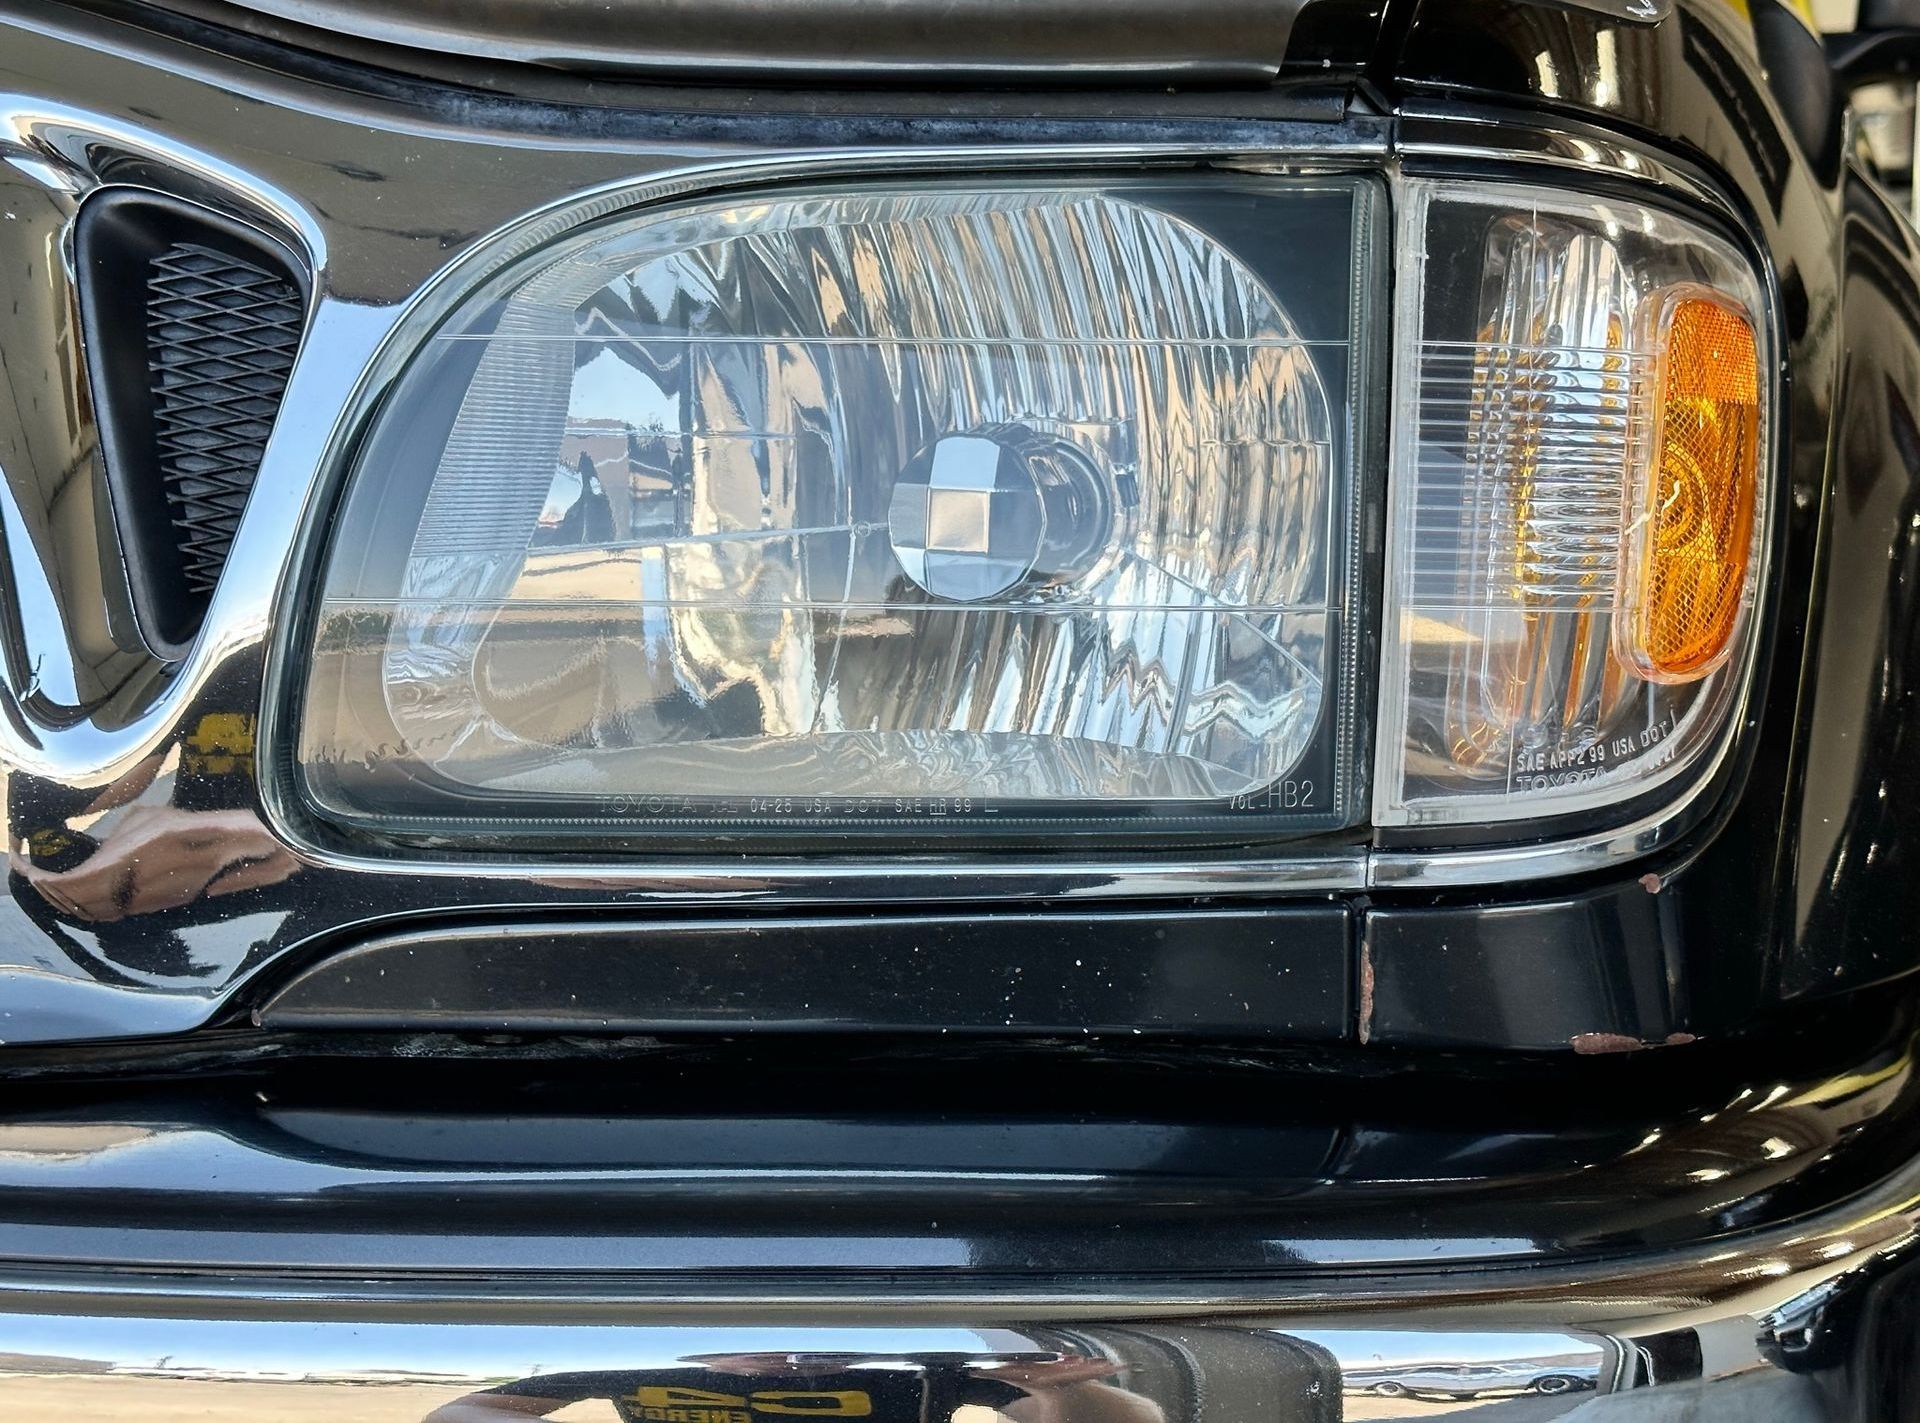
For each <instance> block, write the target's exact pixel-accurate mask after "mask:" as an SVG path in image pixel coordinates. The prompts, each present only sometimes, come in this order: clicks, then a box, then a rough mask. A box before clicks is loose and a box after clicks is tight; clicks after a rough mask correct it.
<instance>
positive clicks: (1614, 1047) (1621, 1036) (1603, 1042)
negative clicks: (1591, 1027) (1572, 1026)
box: [1567, 1033, 1646, 1056]
mask: <svg viewBox="0 0 1920 1423" xmlns="http://www.w3.org/2000/svg"><path fill="white" fill-rule="evenodd" d="M1567 1041H1568V1042H1570V1043H1571V1044H1572V1045H1573V1050H1574V1051H1575V1052H1577V1053H1579V1054H1581V1055H1582V1056H1591V1055H1592V1054H1595V1053H1603V1052H1639V1051H1640V1050H1641V1049H1642V1048H1644V1047H1645V1046H1646V1044H1645V1043H1643V1042H1641V1041H1640V1039H1638V1038H1630V1037H1628V1036H1627V1035H1626V1034H1625V1033H1575V1034H1574V1035H1573V1036H1572V1037H1571V1038H1569V1039H1568V1040H1567Z"/></svg>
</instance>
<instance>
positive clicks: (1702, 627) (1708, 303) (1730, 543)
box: [1615, 295, 1760, 682]
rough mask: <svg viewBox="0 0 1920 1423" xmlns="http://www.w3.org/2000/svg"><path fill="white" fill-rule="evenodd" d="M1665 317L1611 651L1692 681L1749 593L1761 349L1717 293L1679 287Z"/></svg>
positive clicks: (1719, 647)
mask: <svg viewBox="0 0 1920 1423" xmlns="http://www.w3.org/2000/svg"><path fill="white" fill-rule="evenodd" d="M1662 325H1663V327H1664V330H1663V332H1662V340H1661V342H1660V366H1659V372H1660V373H1659V378H1658V380H1657V381H1656V383H1655V388H1654V402H1653V408H1652V415H1653V419H1654V423H1655V428H1654V446H1653V451H1652V454H1653V458H1652V460H1651V461H1650V462H1649V470H1648V476H1647V478H1646V481H1645V483H1644V485H1643V486H1642V488H1641V490H1640V491H1639V497H1638V499H1637V500H1636V504H1637V507H1636V508H1634V509H1633V510H1632V511H1631V516H1632V523H1631V525H1630V528H1631V536H1630V537H1629V539H1628V541H1627V548H1628V560H1629V562H1628V567H1627V569H1626V576H1625V577H1624V578H1622V579H1621V584H1620V587H1621V592H1622V594H1623V595H1624V600H1625V601H1626V603H1627V606H1626V607H1625V608H1624V609H1623V610H1622V611H1623V613H1624V614H1625V615H1624V616H1623V617H1621V618H1619V619H1617V621H1616V624H1615V626H1616V628H1617V629H1618V631H1619V634H1620V636H1619V638H1618V641H1617V644H1616V652H1617V653H1618V654H1619V657H1620V660H1621V661H1622V662H1624V663H1626V665H1627V666H1629V667H1630V668H1632V669H1633V670H1634V671H1635V672H1637V673H1638V674H1639V675H1640V676H1642V677H1644V678H1646V679H1647V680H1648V681H1652V682H1690V681H1693V680H1694V679H1696V678H1699V677H1704V676H1706V675H1707V673H1709V672H1711V671H1713V670H1714V668H1716V667H1718V666H1719V665H1720V663H1721V662H1722V661H1724V660H1725V658H1726V656H1727V652H1728V650H1729V649H1730V648H1731V647H1732V645H1733V635H1734V631H1735V629H1736V627H1737V626H1738V625H1739V621H1740V614H1741V611H1742V609H1743V608H1744V607H1745V606H1746V604H1747V601H1748V598H1749V596H1750V593H1751V588H1750V579H1749V573H1750V570H1751V567H1752V563H1753V535H1754V506H1755V500H1756V497H1757V494H1758V488H1757V481H1758V478H1759V466H1760V356H1759V345H1758V342H1757V341H1756V340H1755V339H1754V332H1753V326H1752V324H1751V323H1750V322H1749V321H1748V320H1747V318H1746V317H1745V316H1744V315H1742V314H1741V312H1740V311H1738V310H1737V309H1735V308H1734V307H1732V306H1729V305H1728V304H1727V303H1726V302H1725V301H1724V300H1721V299H1719V298H1718V297H1713V296H1692V295H1689V296H1683V297H1681V298H1680V299H1678V300H1676V301H1673V302H1671V303H1670V304H1669V305H1668V306H1667V309H1666V314H1665V320H1664V322H1663V323H1662Z"/></svg>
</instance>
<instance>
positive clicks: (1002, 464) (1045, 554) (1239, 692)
mask: <svg viewBox="0 0 1920 1423" xmlns="http://www.w3.org/2000/svg"><path fill="white" fill-rule="evenodd" d="M1378 206H1379V205H1378V203H1377V197H1376V190H1375V185H1374V184H1373V183H1372V182H1371V181H1370V180H1365V179H1357V178H1356V179H1253V178H1234V177H1225V176H1214V177H1209V176H1204V175H1197V174H1193V175H1177V176H1166V177H1161V178H1157V179H1156V178H1149V177H1140V178H1133V179H1126V180H1112V181H1106V182H1093V181H1087V182H1072V181H1057V180H1055V181H1048V182H1046V183H1044V184H1042V185H1037V186H1036V185H1030V184H1020V183H1015V182H1011V181H1006V182H1000V181H975V182H972V183H968V184H962V185H938V184H936V185H922V186H919V187H917V188H914V189H911V190H896V189H887V188H855V187H848V188H844V189H839V190H828V191H815V192H811V193H809V192H793V193H770V194H761V195H756V196H751V197H740V198H731V199H726V200H717V201H709V202H706V203H703V204H700V205H696V206H681V207H677V208H662V209H647V210H641V211H639V212H637V213H634V214H630V215H627V216H624V217H621V218H618V219H614V220H611V221H606V222H601V223H599V224H597V225H594V226H592V227H590V228H587V229H585V230H582V231H580V232H577V233H575V234H574V235H572V236H571V237H568V238H564V239H562V240H560V241H559V242H557V243H555V244H553V245H550V246H548V247H546V248H543V249H541V250H540V251H537V252H535V253H533V254H532V255H530V256H528V257H525V258H522V259H520V260H518V261H517V262H515V263H513V264H512V265H510V266H508V267H507V268H506V269H505V270H504V271H502V272H501V273H500V274H498V275H497V276H495V277H494V278H492V279H491V280H490V281H488V282H487V283H486V284H485V285H484V286H482V287H481V288H480V289H478V290H476V291H474V292H473V293H471V294H469V296H468V297H467V298H466V299H465V300H464V301H463V302H462V304H461V305H460V306H459V307H458V308H457V309H456V310H455V311H454V313H453V314H452V315H451V317H450V318H449V319H448V320H447V321H446V322H445V323H444V324H443V326H442V327H441V328H440V330H439V331H438V333H437V334H436V335H435V336H434V337H433V338H432V339H431V340H430V341H429V342H427V343H426V346H425V347H424V348H423V350H422V351H421V352H420V353H419V354H418V355H417V356H416V357H415V358H414V360H413V361H412V363H411V365H410V366H409V367H408V369H407V370H406V371H405V372H404V373H403V375H402V377H401V378H400V380H399V381H398V382H397V383H396V386H395V388H394V389H393V390H392V391H391V392H390V393H389V396H388V398H387V399H386V401H385V404H384V406H383V413H381V414H379V415H377V416H376V417H375V420H374V424H373V427H372V429H371V431H370V433H369V435H368V437H367V438H366V439H365V440H364V441H363V443H362V445H361V448H360V451H359V453H358V455H357V457H356V460H355V464H354V467H353V469H352V470H351V472H350V477H349V480H348V485H347V492H346V495H345V503H344V507H343V509H342V511H341V513H340V516H339V518H338V520H337V521H336V524H335V526H334V529H333V531H332V538H331V542H330V545H329V549H328V554H327V565H326V571H325V575H324V581H323V589H322V598H321V602H320V607H319V612H318V616H317V622H316V625H315V627H314V630H313V639H314V655H313V658H312V661H311V664H310V670H309V671H308V674H307V681H306V686H305V689H304V693H303V695H302V699H301V710H300V733H299V740H298V744H297V749H296V760H297V770H298V774H299V777H300V779H301V782H302V784H303V786H304V789H305V792H306V795H307V797H308V800H309V802H310V804H311V805H313V806H314V807H315V808H316V809H317V810H318V812H319V813H320V814H322V815H323V816H325V817H327V818H329V819H332V820H335V821H337V822H340V823H344V824H347V825H349V826H355V827H366V828H371V829H374V830H388V831H394V832H397V833H402V834H405V833H415V834H420V835H427V836H433V837H436V838H437V839H438V840H440V841H442V842H446V843H458V842H460V841H461V840H462V838H463V837H465V838H468V839H469V840H473V839H479V840H487V839H489V837H495V838H497V837H499V836H501V835H511V836H514V837H521V836H526V835H537V834H540V833H543V832H553V833H559V834H565V835H572V836H574V837H576V838H582V837H584V838H586V839H589V840H591V839H594V838H596V837H602V836H607V835H615V836H631V835H634V834H644V833H646V832H649V831H657V832H661V833H664V834H669V835H678V836H680V837H681V838H685V836H686V835H687V834H688V833H689V832H699V833H705V834H708V835H711V834H714V833H719V834H725V835H735V834H748V835H757V834H763V833H770V832H772V833H777V832H781V831H790V830H795V829H816V830H818V831H820V832H822V833H827V834H840V833H844V832H847V831H850V830H852V831H858V830H862V829H877V830H882V831H886V832H888V833H896V832H898V831H901V830H902V829H905V830H908V831H919V832H923V833H926V832H937V833H939V834H943V835H944V834H947V833H950V832H953V831H959V832H961V833H965V834H972V835H988V834H992V833H994V832H999V831H1012V832H1020V831H1026V832H1028V833H1042V834H1044V833H1046V831H1047V829H1048V827H1052V826H1064V825H1072V826H1080V827H1092V828H1105V829H1109V830H1120V831H1124V830H1127V829H1152V830H1158V831H1162V832H1165V831H1169V830H1172V831H1178V830H1180V829H1184V828H1193V829H1200V830H1205V829H1208V828H1209V827H1213V828H1218V827H1220V826H1224V825H1232V826H1235V827H1237V828H1239V829H1241V830H1245V829H1247V828H1249V822H1255V823H1256V824H1257V826H1258V827H1261V828H1262V833H1273V832H1275V831H1278V832H1280V833H1296V832H1299V833H1304V832H1309V831H1318V830H1325V829H1329V828H1333V827H1338V826H1342V825H1348V824H1352V823H1354V822H1355V821H1356V820H1357V819H1359V818H1360V815H1361V805H1362V790H1363V787H1362V786H1361V785H1360V782H1359V776H1358V772H1357V768H1358V767H1360V766H1362V765H1364V757H1360V756H1356V755H1355V751H1356V748H1355V746H1354V745H1353V741H1354V739H1355V735H1356V733H1355V730H1354V728H1355V726H1356V725H1357V724H1359V722H1361V721H1364V718H1358V719H1357V718H1356V717H1355V715H1354V707H1353V703H1354V702H1355V700H1356V692H1355V688H1354V677H1355V672H1356V669H1355V661H1356V658H1355V636H1354V625H1355V623H1356V621H1357V618H1356V616H1355V614H1356V609H1355V607H1354V602H1353V598H1354V594H1353V589H1354V587H1355V586H1356V569H1355V563H1356V558H1355V554H1354V547H1353V545H1354V542H1355V533H1354V530H1355V528H1356V527H1357V522H1356V519H1355V516H1354V504H1355V498H1356V494H1355V483H1354V479H1353V476H1352V469H1353V467H1354V463H1355V453H1354V446H1355V443H1356V429H1357V425H1356V421H1355V419H1354V415H1353V401H1352V399H1351V398H1350V393H1349V388H1348V387H1349V379H1350V377H1351V376H1352V375H1353V374H1354V370H1355V367H1356V366H1357V364H1358V363H1359V357H1358V355H1357V351H1358V350H1359V347H1360V345H1361V335H1362V333H1364V331H1365V330H1366V328H1367V326H1368V316H1369V313H1368V311H1367V310H1366V307H1367V305H1368V303H1369V301H1370V300H1371V299H1372V294H1373V292H1374V291H1375V290H1377V287H1378V282H1377V280H1376V279H1375V277H1374V268H1373V265H1372V264H1373V262H1374V254H1375V250H1376V249H1375V243H1374V240H1373V232H1374V229H1375V227H1376V226H1377V220H1376V213H1377V209H1378ZM1329 233H1331V234H1332V236H1331V237H1329ZM654 843H659V842H657V841H656V842H654Z"/></svg>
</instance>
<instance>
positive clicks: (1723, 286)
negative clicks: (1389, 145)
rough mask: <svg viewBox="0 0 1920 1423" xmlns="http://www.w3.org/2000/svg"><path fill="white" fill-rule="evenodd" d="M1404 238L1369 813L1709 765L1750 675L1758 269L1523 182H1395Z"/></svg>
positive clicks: (1560, 805)
mask: <svg viewBox="0 0 1920 1423" xmlns="http://www.w3.org/2000/svg"><path fill="white" fill-rule="evenodd" d="M1401 240H1402V243H1403V258H1411V260H1412V264H1413V265H1412V267H1411V272H1410V277H1411V279H1410V280H1406V281H1405V282H1404V283H1403V286H1402V295H1401V307H1400V324H1401V334H1400V337H1399V346H1398V369H1397V377H1396V379H1397V388H1398V391H1399V392H1400V400H1401V401H1402V402H1403V408H1405V409H1406V410H1407V412H1408V415H1407V417H1404V418H1403V419H1402V420H1401V422H1400V423H1399V424H1398V426H1397V428H1396V430H1395V434H1394V445H1395V454H1394V458H1393V470H1392V475H1391V490H1390V496H1389V529H1390V532H1389V567H1388V572H1387V580H1386V586H1387V607H1386V623H1385V633H1384V637H1383V642H1384V645H1385V653H1384V657H1383V666H1382V675H1381V681H1382V690H1381V697H1380V721H1381V731H1380V738H1381V739H1380V756H1379V760H1378V763H1377V778H1378V779H1377V788H1376V792H1375V803H1374V819H1375V821H1376V822H1377V823H1380V824H1383V825H1408V824H1423V823H1449V822H1491V821H1506V820H1514V819H1518V818H1522V817H1538V816H1549V815H1554V814H1557V813H1563V812H1571V811H1581V810H1587V809H1590V808H1593V807H1597V806H1602V805H1606V804H1610V803H1613V802H1617V801H1621V800H1626V799H1629V798H1632V797H1634V796H1637V795H1640V794H1643V793H1645V792H1647V791H1650V790H1653V789H1654V788H1656V787H1658V786H1660V785H1662V784H1663V783H1665V782H1667V781H1669V780H1671V779H1672V778H1673V777H1675V776H1676V775H1678V774H1680V773H1681V772H1682V771H1684V770H1686V769H1687V768H1688V767H1691V766H1695V765H1697V764H1698V763H1700V762H1701V761H1702V760H1703V759H1704V758H1706V757H1707V756H1708V755H1709V754H1710V753H1711V752H1712V751H1714V750H1715V749H1717V748H1718V747H1719V746H1721V745H1723V744H1724V740H1725V736H1726V734H1727V732H1728V729H1729V725H1728V724H1729V721H1730V712H1731V709H1732V707H1733V705H1734V704H1735V702H1736V700H1737V698H1738V695H1739V693H1740V691H1741V689H1742V688H1743V686H1744V685H1745V682H1746V679H1747V677H1748V673H1749V671H1750V664H1751V656H1752V653H1753V649H1754V638H1755V634H1756V619H1755V607H1756V601H1757V596H1758V591H1759V587H1760V579H1761V573H1762V565H1763V563H1764V558H1763V554H1764V550H1765V546H1766V545H1765V530H1766V516H1767V507H1766V494H1767V479H1766V478H1765V469H1764V466H1763V451H1764V450H1765V449H1766V439H1765V431H1764V428H1763V427H1764V419H1763V416H1764V414H1765V411H1764V408H1763V405H1764V401H1763V395H1764V392H1765V389H1766V386H1767V378H1766V374H1765V373H1766V371H1767V370H1768V362H1767V351H1766V344H1765V332H1764V327H1763V326H1762V325H1761V324H1760V318H1759V314H1760V312H1761V311H1762V305H1761V298H1760V292H1759V289H1758V285H1757V282H1756V279H1755V276H1754V273H1753V270H1752V268H1751V267H1750V266H1749V264H1748V263H1747V262H1746V261H1745V260H1744V259H1742V258H1741V257H1740V256H1739V255H1738V254H1737V253H1736V252H1735V251H1734V249H1733V248H1732V247H1731V246H1730V245H1729V244H1727V243H1726V242H1724V241H1722V240H1721V239H1719V238H1718V237H1716V236H1714V235H1712V234H1710V233H1708V232H1706V231H1704V230H1703V229H1701V228H1699V227H1697V226H1695V225H1694V224H1691V223H1688V222H1685V221H1683V220H1681V219H1678V218H1675V217H1672V216H1669V215H1666V214H1664V213H1659V212H1654V211H1651V210H1648V209H1644V208H1640V207H1635V206H1633V205H1631V204H1622V203H1609V202H1600V201H1592V200H1583V199H1576V198H1571V197H1558V198H1555V197H1550V196H1543V195H1542V194H1541V193H1540V192H1539V190H1538V189H1532V188H1527V189H1521V188H1516V187H1504V186H1484V187H1473V186H1466V185H1461V184H1455V183H1440V182H1426V181H1419V182H1413V183H1410V184H1409V185H1408V187H1407V191H1406V203H1405V209H1404V214H1403V225H1402V238H1401ZM1403 270H1405V269H1404V268H1403Z"/></svg>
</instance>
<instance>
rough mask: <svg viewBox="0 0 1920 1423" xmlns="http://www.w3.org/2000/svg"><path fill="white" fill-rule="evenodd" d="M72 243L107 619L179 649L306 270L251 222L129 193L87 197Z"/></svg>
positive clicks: (218, 551)
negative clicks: (94, 443) (96, 458)
mask: <svg viewBox="0 0 1920 1423" xmlns="http://www.w3.org/2000/svg"><path fill="white" fill-rule="evenodd" d="M74 246H75V255H76V257H77V258H78V262H77V264H76V265H77V266H78V269H79V273H80V279H81V280H80V318H81V331H82V335H83V337H84V339H85V349H86V363H87V377H88V381H89V384H90V385H91V387H92V391H93V409H94V419H95V424H96V426H97V428H98V430H99V433H100V455H101V459H100V466H99V468H100V473H101V475H102V477H103V480H104V483H105V486H106V489H105V493H106V496H107V497H106V499H105V500H103V501H101V503H100V505H99V506H98V507H100V508H102V509H103V510H104V511H108V512H110V513H111V518H112V526H111V528H110V529H108V530H103V532H106V533H109V534H110V535H111V538H110V540H109V541H107V542H106V543H105V544H104V545H103V546H104V547H107V548H110V550H111V555H117V559H118V565H119V566H118V567H117V568H116V567H113V566H111V564H110V565H109V566H108V567H107V568H104V569H103V570H102V572H103V573H104V574H105V575H106V577H105V579H104V586H105V587H106V589H107V592H108V594H109V597H110V603H109V617H110V618H111V619H112V626H113V627H114V629H115V634H116V637H119V636H120V634H121V632H122V631H125V632H126V633H127V634H129V635H128V636H126V637H123V638H121V641H122V642H123V645H129V646H139V647H142V648H144V649H145V650H147V651H150V652H153V653H156V654H158V655H160V656H162V657H168V658H171V657H178V656H181V655H183V654H184V653H185V652H186V649H187V647H188V645H189V644H190V643H192V641H193V639H194V637H195V636H196V635H197V634H198V633H199V631H200V624H201V622H202V621H203V620H204V619H205V617H206V614H207V607H208V604H209V603H210V601H211V599H212V596H213V590H214V585H215V584H216V583H217V582H219V580H220V574H221V571H222V569H224V568H225V566H226V563H227V558H228V556H229V554H230V553H231V552H232V549H233V540H234V535H235V532H236V531H237V529H238V528H239V524H240V516H241V514H242V513H243V512H244V511H245V509H246V507H247V497H248V495H249V494H251V493H252V492H253V485H254V480H255V478H256V477H257V475H258V473H259V469H260V460H261V456H262V455H263V454H264V453H265V452H266V447H267V436H268V434H269V433H270V432H271V431H272V429H273V424H274V420H275V418H276V417H277V416H278V415H279V413H280V402H281V400H282V399H283V398H284V397H285V395H286V391H287V377H288V375H289V374H290V373H291V371H292V369H293V360H294V355H295V353H296V352H297V350H298V349H299V345H300V337H301V335H302V331H303V327H304V325H305V317H306V306H307V294H308V287H307V284H308V272H307V268H306V264H305V263H304V262H302V261H301V260H300V259H299V258H298V257H297V256H295V254H294V253H293V252H292V251H291V250H290V249H289V248H287V247H286V246H285V245H284V244H282V243H280V242H278V241H276V240H275V239H274V238H272V237H270V236H268V235H267V234H266V233H265V232H263V231H261V230H260V229H258V228H256V227H254V226H252V225H250V224H247V223H244V222H240V221H238V220H236V219H234V218H232V217H229V216H227V215H226V214H223V213H218V212H214V211H213V210H212V209H210V208H206V207H203V206H201V205H200V204H198V203H191V202H187V201H185V200H184V199H181V198H176V197H171V196H169V195H167V194H163V193H154V192H148V191H145V190H141V189H135V188H112V189H108V190H106V191H104V192H100V193H96V194H95V195H94V196H92V197H90V198H88V199H87V200H86V202H85V203H83V204H82V205H81V208H80V216H79V219H78V222H77V224H76V227H75V234H74ZM111 555H110V556H111ZM116 575H120V576H116ZM121 588H124V589H125V591H126V595H127V596H126V600H125V604H124V614H123V613H122V611H121V604H120V603H119V601H118V600H117V598H115V597H114V595H116V594H117V593H118V592H119V590H120V589H121Z"/></svg>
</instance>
